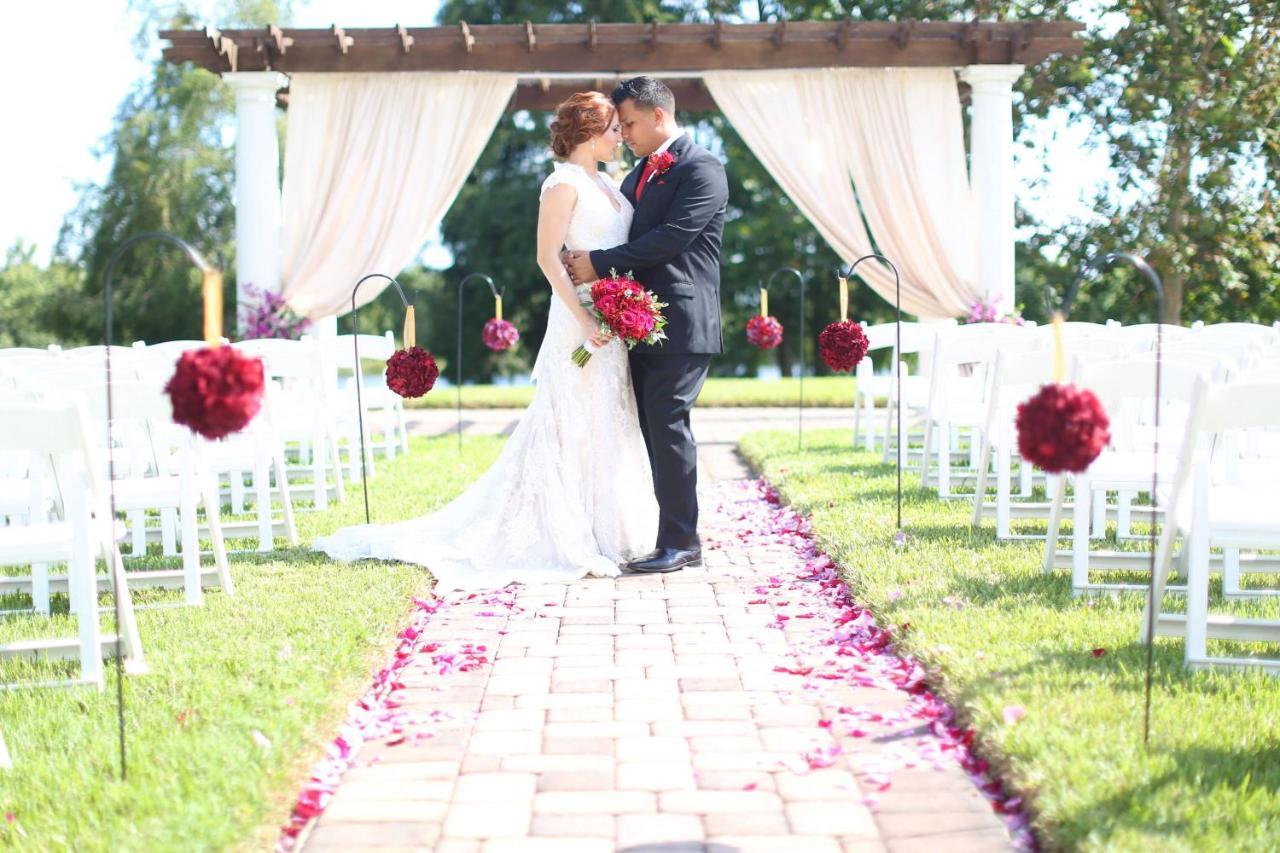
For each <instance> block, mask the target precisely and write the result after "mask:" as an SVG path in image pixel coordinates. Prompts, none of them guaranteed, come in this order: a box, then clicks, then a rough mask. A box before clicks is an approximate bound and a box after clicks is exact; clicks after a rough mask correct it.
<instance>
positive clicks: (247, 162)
mask: <svg viewBox="0 0 1280 853" xmlns="http://www.w3.org/2000/svg"><path fill="white" fill-rule="evenodd" d="M222 79H224V80H226V81H227V83H229V84H230V85H231V88H232V89H234V90H235V93H236V289H237V291H238V293H237V295H238V296H243V294H244V286H245V285H246V284H250V283H251V284H253V285H254V286H255V287H257V288H259V289H261V290H267V291H271V292H274V293H278V292H279V291H280V138H279V135H278V134H277V133H276V90H277V89H279V88H281V87H282V86H283V85H284V84H285V77H284V75H283V74H280V73H278V72H275V71H237V72H233V73H230V74H224V75H222Z"/></svg>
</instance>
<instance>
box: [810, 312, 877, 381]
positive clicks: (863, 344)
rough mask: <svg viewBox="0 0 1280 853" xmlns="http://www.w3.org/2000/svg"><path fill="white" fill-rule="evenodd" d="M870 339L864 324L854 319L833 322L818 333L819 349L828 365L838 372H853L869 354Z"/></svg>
mask: <svg viewBox="0 0 1280 853" xmlns="http://www.w3.org/2000/svg"><path fill="white" fill-rule="evenodd" d="M868 344H869V341H868V340H867V336H866V335H865V334H863V331H862V326H860V325H858V324H857V323H855V322H853V321H852V320H841V321H840V322H839V323H831V324H830V325H828V326H827V327H826V328H825V329H823V330H822V334H820V335H818V351H819V354H820V355H821V356H822V360H823V361H824V362H826V365H827V367H830V368H831V369H832V370H834V371H836V372H837V373H851V372H853V369H854V368H855V367H857V366H858V362H860V361H862V358H863V356H865V355H866V354H867V346H868Z"/></svg>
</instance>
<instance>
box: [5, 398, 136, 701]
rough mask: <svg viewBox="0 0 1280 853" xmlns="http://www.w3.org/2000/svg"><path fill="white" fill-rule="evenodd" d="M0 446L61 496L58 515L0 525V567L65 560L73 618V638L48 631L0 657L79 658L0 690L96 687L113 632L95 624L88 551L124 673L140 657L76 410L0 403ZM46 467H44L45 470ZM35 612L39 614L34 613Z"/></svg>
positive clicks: (112, 535)
mask: <svg viewBox="0 0 1280 853" xmlns="http://www.w3.org/2000/svg"><path fill="white" fill-rule="evenodd" d="M0 449H3V450H6V451H10V452H20V453H26V454H28V455H29V456H30V457H31V459H32V462H31V466H30V468H31V472H32V473H31V475H32V476H53V477H54V478H55V479H56V484H57V487H56V491H57V493H58V494H59V495H60V496H61V517H60V518H56V519H55V518H32V519H29V521H28V523H26V524H21V525H10V526H8V527H3V528H0V565H6V566H23V565H32V564H37V563H66V564H67V567H68V568H67V576H66V584H67V591H68V593H69V595H70V599H71V609H72V613H74V614H75V615H76V617H77V622H78V623H79V636H78V638H74V639H72V638H64V637H50V638H41V639H35V640H23V641H19V642H11V643H6V644H3V645H0V659H15V658H21V659H30V658H69V659H72V660H74V659H77V658H78V659H79V661H80V672H79V677H78V678H73V679H69V680H56V681H46V682H37V683H30V682H18V683H5V684H2V685H0V688H12V687H32V686H62V685H68V684H92V685H94V686H96V687H97V688H99V689H101V688H102V686H103V667H102V660H103V657H104V655H109V654H111V653H112V652H113V650H114V647H115V644H116V641H117V638H116V637H115V636H108V635H104V634H103V633H102V629H101V626H100V624H99V607H98V576H97V570H96V559H95V558H96V557H97V556H99V555H101V556H102V557H103V558H104V560H105V562H106V565H107V573H108V578H109V585H110V587H111V589H112V590H113V593H114V595H115V597H116V607H117V608H118V610H119V614H120V631H121V635H120V637H119V641H120V645H121V651H122V653H123V654H124V656H125V657H124V660H123V661H122V663H123V664H124V665H125V666H126V667H127V671H128V672H130V673H140V672H144V671H145V669H146V663H145V660H144V658H143V654H142V642H141V639H140V637H139V634H138V626H137V620H136V619H135V617H134V612H133V600H132V598H131V596H130V594H129V585H128V583H126V581H125V575H124V564H123V561H122V560H121V558H120V552H119V550H118V549H117V548H116V547H115V539H116V530H115V524H114V520H113V519H111V518H110V513H109V511H108V509H107V501H106V494H105V491H104V490H103V488H102V483H101V479H100V478H99V476H98V474H97V471H98V462H97V460H96V459H95V454H94V451H93V445H92V443H91V442H90V441H89V438H88V433H87V429H86V423H85V418H84V415H83V412H82V409H81V407H80V406H79V405H77V404H74V403H61V404H49V403H32V402H0ZM46 469H47V470H46ZM41 618H43V617H41Z"/></svg>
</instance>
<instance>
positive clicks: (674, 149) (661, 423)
mask: <svg viewBox="0 0 1280 853" xmlns="http://www.w3.org/2000/svg"><path fill="white" fill-rule="evenodd" d="M667 150H668V151H670V152H671V154H672V156H673V157H674V158H675V162H674V163H673V164H672V166H671V168H670V169H669V170H667V171H666V172H664V173H663V174H653V175H651V176H650V178H649V179H648V181H647V182H646V185H645V187H644V191H643V193H642V194H641V195H640V198H639V200H637V198H636V189H637V185H638V184H639V181H640V176H641V175H642V174H643V173H644V168H645V164H646V163H647V162H648V158H645V159H644V160H642V161H640V162H638V163H636V166H635V168H634V169H632V171H631V174H630V175H628V176H627V179H626V180H625V181H623V183H622V192H623V194H624V195H625V196H626V197H627V198H628V199H629V200H630V201H631V203H632V204H633V205H634V206H635V216H634V218H633V219H632V221H631V233H630V235H629V238H630V242H628V243H626V244H624V245H622V246H617V247H615V248H612V249H601V250H597V251H594V252H592V253H591V265H592V266H593V267H595V270H596V273H597V274H599V275H602V276H603V275H606V274H608V272H609V270H611V269H612V270H616V271H617V272H619V273H625V272H630V273H632V275H634V276H635V278H636V280H637V281H639V282H640V283H641V284H643V285H644V286H645V287H647V288H649V289H650V290H651V291H653V292H654V293H655V294H657V296H658V299H659V300H661V301H662V302H665V303H667V307H666V308H664V309H663V313H664V314H665V316H666V318H667V328H666V333H667V340H666V341H664V342H663V343H661V344H658V345H656V346H644V345H639V346H637V347H636V348H635V349H633V350H632V351H631V379H632V383H633V384H634V385H635V393H636V402H637V404H638V405H639V410H640V429H641V431H642V432H643V433H644V440H645V445H646V446H647V447H648V449H649V462H650V465H651V467H652V468H653V480H654V494H655V496H656V497H657V499H658V508H659V520H658V541H657V543H656V544H657V546H658V547H659V548H679V549H692V548H697V547H699V543H698V496H697V486H698V462H697V447H696V445H695V444H694V441H693V433H692V432H690V430H689V410H690V409H691V408H692V407H693V403H694V401H695V400H696V399H697V398H698V392H699V391H700V390H701V389H702V383H703V381H705V380H706V378H707V368H708V366H709V365H710V363H711V356H712V355H715V354H718V353H719V352H721V349H722V340H721V333H720V242H721V238H722V235H723V233H724V215H725V208H726V206H727V205H728V200H729V187H728V182H727V181H726V179H725V173H724V166H723V165H722V164H721V163H720V161H719V160H718V159H716V157H715V156H714V155H712V154H711V152H709V151H707V150H706V149H705V148H702V147H701V146H699V145H697V144H696V143H694V141H693V140H692V139H690V138H689V136H688V135H687V134H684V135H681V136H679V137H677V138H676V139H675V140H674V141H672V143H671V145H670V146H669V147H668V149H667Z"/></svg>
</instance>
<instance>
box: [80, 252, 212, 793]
mask: <svg viewBox="0 0 1280 853" xmlns="http://www.w3.org/2000/svg"><path fill="white" fill-rule="evenodd" d="M146 240H159V241H161V242H163V243H169V244H170V245H172V246H176V247H178V248H179V249H181V250H182V253H183V254H184V255H186V256H187V260H189V261H191V263H192V264H193V265H194V266H195V267H196V268H197V269H199V270H200V272H201V274H202V275H204V276H205V277H206V279H208V277H210V276H217V274H218V270H217V268H216V267H214V266H213V264H211V263H209V262H208V261H206V260H205V259H204V256H203V255H201V254H200V253H199V252H198V251H196V248H195V247H194V246H192V245H191V244H190V243H188V242H187V241H186V240H183V239H182V238H181V237H176V236H174V235H173V234H169V233H167V232H165V231H147V232H145V233H143V234H139V235H137V236H136V237H130V238H129V239H128V240H125V241H124V242H123V243H121V244H120V245H119V246H117V247H116V249H115V251H114V252H112V253H111V256H110V257H109V258H107V267H106V269H105V270H104V271H103V273H102V299H103V303H104V311H103V316H104V332H103V336H102V337H103V340H104V341H105V342H106V369H107V495H108V503H109V509H110V515H109V516H108V518H107V524H108V525H110V524H112V523H113V522H112V519H114V518H115V517H116V489H115V473H116V464H115V450H114V447H113V445H114V441H115V439H114V437H113V436H112V434H111V421H112V419H113V418H114V417H115V412H114V409H113V400H112V394H111V340H112V338H111V327H112V322H111V320H112V314H111V292H112V291H111V284H112V274H113V273H114V272H115V268H116V264H117V263H119V261H120V258H121V257H122V256H123V255H124V253H125V251H127V250H128V249H130V248H132V247H133V246H135V245H137V244H138V243H142V242H144V241H146ZM219 286H220V285H219ZM220 297H221V292H219V298H220ZM111 574H112V577H113V578H114V577H115V575H114V573H111ZM113 586H114V584H113ZM84 606H85V608H86V609H87V610H90V611H92V610H93V603H92V602H87V603H85V605H84ZM95 618H96V617H95ZM115 620H116V718H117V719H116V723H117V726H118V728H119V731H120V778H121V780H124V779H126V778H128V764H127V761H126V755H127V751H126V748H125V734H124V662H123V660H122V659H121V651H120V650H121V641H120V590H119V589H115Z"/></svg>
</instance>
